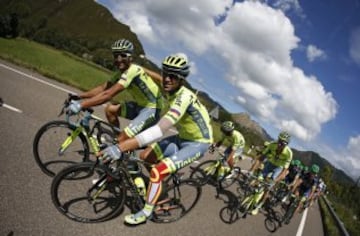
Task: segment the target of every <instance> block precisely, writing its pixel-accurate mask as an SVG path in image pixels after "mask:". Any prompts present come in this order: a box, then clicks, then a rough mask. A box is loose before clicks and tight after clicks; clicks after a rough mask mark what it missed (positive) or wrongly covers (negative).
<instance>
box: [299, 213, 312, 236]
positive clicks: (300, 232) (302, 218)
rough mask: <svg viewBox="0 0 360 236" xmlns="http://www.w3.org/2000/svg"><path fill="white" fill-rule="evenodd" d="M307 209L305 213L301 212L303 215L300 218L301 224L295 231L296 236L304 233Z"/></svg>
mask: <svg viewBox="0 0 360 236" xmlns="http://www.w3.org/2000/svg"><path fill="white" fill-rule="evenodd" d="M308 209H309V208H306V209H305V211H304V212H303V215H302V217H301V222H300V225H299V228H298V230H297V233H296V236H301V235H302V233H303V231H304V227H305V221H306V216H307V213H308Z"/></svg>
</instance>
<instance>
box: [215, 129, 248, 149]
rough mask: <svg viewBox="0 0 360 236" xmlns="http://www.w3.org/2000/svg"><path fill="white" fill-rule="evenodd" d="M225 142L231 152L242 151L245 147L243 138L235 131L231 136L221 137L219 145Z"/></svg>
mask: <svg viewBox="0 0 360 236" xmlns="http://www.w3.org/2000/svg"><path fill="white" fill-rule="evenodd" d="M223 142H226V143H228V144H230V145H229V147H231V148H232V150H237V149H242V148H244V146H245V139H244V136H243V135H242V134H241V133H240V132H239V131H237V130H234V131H233V132H232V133H231V135H229V136H227V135H223V136H222V137H221V140H220V141H219V143H223Z"/></svg>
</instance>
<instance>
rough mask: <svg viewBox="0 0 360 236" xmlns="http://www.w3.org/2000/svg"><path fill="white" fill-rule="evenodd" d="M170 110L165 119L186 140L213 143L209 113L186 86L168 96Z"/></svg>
mask: <svg viewBox="0 0 360 236" xmlns="http://www.w3.org/2000/svg"><path fill="white" fill-rule="evenodd" d="M167 99H168V102H169V110H168V111H167V113H166V114H165V117H166V118H167V119H168V120H170V121H171V123H172V124H173V125H175V127H176V128H177V130H178V132H179V137H180V138H181V139H184V140H189V141H197V142H202V143H212V142H213V131H212V127H211V124H210V117H209V113H208V111H207V109H206V107H205V106H204V105H202V104H201V103H200V101H199V99H198V98H197V96H196V95H195V94H194V93H193V92H192V91H191V90H189V89H188V88H186V87H185V86H182V87H181V88H180V89H179V90H178V91H177V92H176V93H174V94H172V95H168V96H167Z"/></svg>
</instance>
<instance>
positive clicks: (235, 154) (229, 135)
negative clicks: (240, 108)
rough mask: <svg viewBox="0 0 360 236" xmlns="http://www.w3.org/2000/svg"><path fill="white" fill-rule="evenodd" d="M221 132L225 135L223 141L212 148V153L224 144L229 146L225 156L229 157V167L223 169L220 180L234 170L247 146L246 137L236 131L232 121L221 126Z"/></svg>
mask: <svg viewBox="0 0 360 236" xmlns="http://www.w3.org/2000/svg"><path fill="white" fill-rule="evenodd" d="M221 132H222V134H223V136H222V137H221V139H220V140H219V141H218V142H216V143H214V144H213V145H211V146H210V152H213V151H214V149H215V148H216V147H219V146H220V145H222V144H223V143H224V142H225V143H226V144H227V147H226V149H225V151H224V154H225V156H226V157H227V164H228V166H229V167H223V168H221V170H220V171H221V173H220V174H219V178H220V179H221V178H222V177H224V175H226V174H227V173H229V172H230V171H231V170H232V169H233V168H234V166H235V165H236V163H237V161H238V159H239V158H241V154H242V151H243V148H244V146H245V139H244V136H243V135H242V134H241V133H240V132H239V131H237V130H235V125H234V123H233V122H232V121H225V122H223V123H222V124H221Z"/></svg>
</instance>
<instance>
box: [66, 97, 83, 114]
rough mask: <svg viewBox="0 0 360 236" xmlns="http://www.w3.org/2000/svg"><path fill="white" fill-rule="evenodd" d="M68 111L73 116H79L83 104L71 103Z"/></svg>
mask: <svg viewBox="0 0 360 236" xmlns="http://www.w3.org/2000/svg"><path fill="white" fill-rule="evenodd" d="M68 111H69V112H71V113H72V114H77V113H79V112H80V111H81V104H80V102H79V101H74V100H73V101H71V102H70V105H69V106H68Z"/></svg>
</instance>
